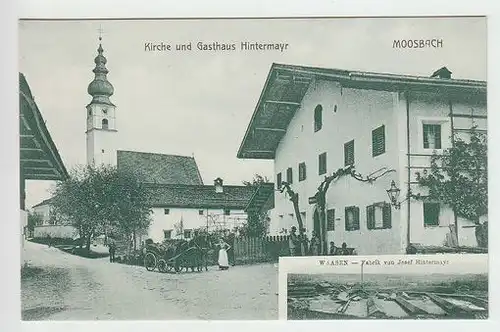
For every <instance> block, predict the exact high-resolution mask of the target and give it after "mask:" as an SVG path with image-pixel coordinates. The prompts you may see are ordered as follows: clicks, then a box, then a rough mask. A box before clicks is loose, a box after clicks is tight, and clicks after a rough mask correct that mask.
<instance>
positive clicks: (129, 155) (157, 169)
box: [117, 150, 203, 185]
mask: <svg viewBox="0 0 500 332" xmlns="http://www.w3.org/2000/svg"><path fill="white" fill-rule="evenodd" d="M117 167H118V170H123V171H126V172H131V173H134V174H135V175H136V176H137V177H138V178H139V181H140V182H142V183H145V184H166V185H203V180H202V178H201V174H200V171H199V169H198V165H197V164H196V160H195V159H194V157H188V156H177V155H171V154H158V153H147V152H137V151H120V150H119V151H118V152H117Z"/></svg>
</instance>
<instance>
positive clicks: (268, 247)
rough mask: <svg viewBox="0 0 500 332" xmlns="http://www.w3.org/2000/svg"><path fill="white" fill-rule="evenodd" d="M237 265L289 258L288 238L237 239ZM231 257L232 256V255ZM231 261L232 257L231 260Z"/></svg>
mask: <svg viewBox="0 0 500 332" xmlns="http://www.w3.org/2000/svg"><path fill="white" fill-rule="evenodd" d="M233 250H234V263H235V264H236V265H242V264H251V263H260V262H277V261H278V259H279V257H280V256H289V253H290V250H289V247H288V236H281V235H280V236H266V237H236V238H235V239H234V243H233ZM230 256H231V255H230ZM229 259H230V260H231V257H230V258H229Z"/></svg>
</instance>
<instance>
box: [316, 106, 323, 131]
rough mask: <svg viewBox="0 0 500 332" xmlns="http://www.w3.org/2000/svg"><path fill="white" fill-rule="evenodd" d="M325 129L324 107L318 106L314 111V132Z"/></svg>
mask: <svg viewBox="0 0 500 332" xmlns="http://www.w3.org/2000/svg"><path fill="white" fill-rule="evenodd" d="M321 127H323V106H321V105H318V106H316V108H315V109H314V131H315V132H316V131H319V130H321Z"/></svg>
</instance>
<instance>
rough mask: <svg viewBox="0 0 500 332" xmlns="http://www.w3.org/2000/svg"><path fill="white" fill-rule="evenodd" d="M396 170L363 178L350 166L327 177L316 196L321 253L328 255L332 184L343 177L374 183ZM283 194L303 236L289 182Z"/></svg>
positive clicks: (294, 196)
mask: <svg viewBox="0 0 500 332" xmlns="http://www.w3.org/2000/svg"><path fill="white" fill-rule="evenodd" d="M394 171H395V170H394V169H387V168H385V167H384V168H381V169H379V170H377V171H375V172H373V173H371V174H369V175H367V176H363V175H361V174H360V173H358V172H356V169H355V168H354V165H348V166H346V167H344V168H339V169H338V170H336V171H335V172H333V173H332V174H331V175H329V176H325V179H324V180H323V181H322V182H321V183H320V185H319V187H318V191H317V192H316V194H315V195H314V200H315V204H316V211H318V216H319V224H320V229H319V233H320V234H318V236H319V238H320V239H321V241H320V252H321V253H322V254H324V255H326V254H327V248H328V246H327V240H326V230H325V228H326V227H325V226H326V193H327V191H328V189H329V188H330V184H331V183H332V182H333V181H336V180H337V179H339V178H341V177H343V176H350V177H352V178H354V179H355V180H357V181H361V182H368V183H373V182H374V181H375V180H377V179H378V178H380V177H382V176H384V175H385V174H387V173H390V172H394ZM280 191H281V192H282V193H283V192H286V194H287V195H288V197H289V199H290V201H291V202H292V204H293V209H294V211H295V216H296V217H297V223H298V225H299V234H300V235H302V233H303V228H304V223H303V221H302V217H301V215H300V212H299V211H300V210H299V196H298V194H297V193H295V192H294V191H293V190H292V188H291V187H290V184H289V183H287V182H283V183H282V187H281V190H280Z"/></svg>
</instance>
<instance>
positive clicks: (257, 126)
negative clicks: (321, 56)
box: [237, 63, 486, 159]
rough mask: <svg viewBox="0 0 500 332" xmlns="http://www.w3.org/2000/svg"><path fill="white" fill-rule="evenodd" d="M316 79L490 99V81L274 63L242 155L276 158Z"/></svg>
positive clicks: (394, 90) (257, 157)
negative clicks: (291, 123)
mask: <svg viewBox="0 0 500 332" xmlns="http://www.w3.org/2000/svg"><path fill="white" fill-rule="evenodd" d="M313 80H329V81H334V82H337V83H339V84H340V85H341V86H343V87H347V88H356V89H367V90H382V91H393V92H403V91H418V92H433V93H441V94H444V95H447V96H450V97H451V96H453V97H457V98H466V99H468V98H471V99H475V100H482V101H484V102H485V101H486V82H485V81H474V80H462V79H446V78H439V77H432V78H429V77H422V76H410V75H394V74H384V73H370V72H361V71H349V70H340V69H331V68H318V67H306V66H296V65H286V64H276V63H274V64H273V65H272V66H271V69H270V71H269V74H268V76H267V79H266V81H265V84H264V87H263V89H262V92H261V95H260V97H259V100H258V102H257V106H256V107H255V111H254V113H253V115H252V118H251V120H250V124H249V125H248V128H247V131H246V133H245V136H244V138H243V141H242V143H241V145H240V148H239V150H238V154H237V157H238V158H251V159H274V156H275V151H276V148H277V147H278V144H279V142H280V141H281V138H282V137H283V136H284V135H285V133H286V130H287V128H288V125H289V124H290V121H291V120H292V118H293V116H294V115H295V112H296V111H297V109H299V107H300V106H301V103H302V98H303V97H304V95H305V93H306V92H307V90H308V89H309V84H310V83H311V82H312V81H313Z"/></svg>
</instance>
